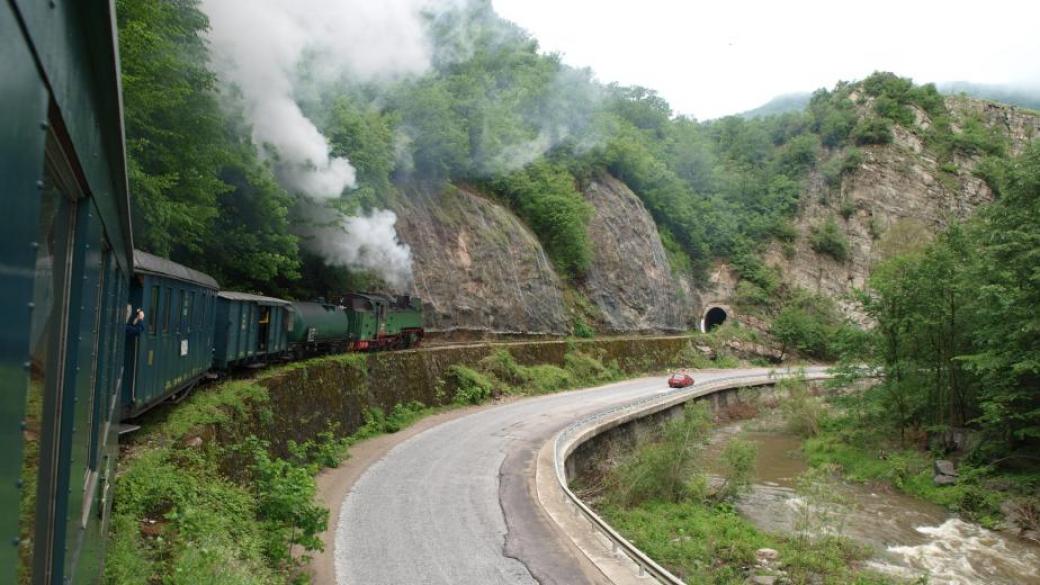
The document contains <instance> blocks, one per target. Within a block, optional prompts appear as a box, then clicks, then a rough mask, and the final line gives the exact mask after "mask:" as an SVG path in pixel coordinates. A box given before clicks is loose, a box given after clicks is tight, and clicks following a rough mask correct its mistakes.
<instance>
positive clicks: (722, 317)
mask: <svg viewBox="0 0 1040 585" xmlns="http://www.w3.org/2000/svg"><path fill="white" fill-rule="evenodd" d="M727 317H729V315H727V314H726V310H725V309H723V308H722V307H712V308H710V309H708V312H707V313H705V314H704V331H705V332H708V331H711V330H712V329H715V328H716V327H718V326H720V325H722V324H723V323H725V322H726V318H727Z"/></svg>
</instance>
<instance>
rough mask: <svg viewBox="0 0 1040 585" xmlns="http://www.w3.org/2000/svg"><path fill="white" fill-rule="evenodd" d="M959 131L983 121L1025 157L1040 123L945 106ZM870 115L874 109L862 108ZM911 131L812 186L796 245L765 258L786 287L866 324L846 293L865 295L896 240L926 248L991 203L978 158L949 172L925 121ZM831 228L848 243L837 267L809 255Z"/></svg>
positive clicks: (987, 107)
mask: <svg viewBox="0 0 1040 585" xmlns="http://www.w3.org/2000/svg"><path fill="white" fill-rule="evenodd" d="M947 106H948V107H949V109H950V111H951V117H952V119H953V124H954V126H955V127H957V126H958V124H960V123H962V122H963V120H965V119H966V118H967V117H968V116H974V117H978V118H980V119H981V120H983V121H984V123H986V124H987V125H989V126H990V127H991V128H993V129H995V130H997V131H998V132H1000V133H1001V134H1003V135H1005V136H1007V137H1008V139H1009V140H1010V148H1009V150H1010V152H1011V153H1017V152H1021V150H1022V148H1023V147H1024V145H1025V144H1027V143H1028V141H1029V140H1031V139H1032V138H1035V137H1037V136H1040V116H1036V115H1035V114H1033V113H1030V112H1028V111H1025V110H1022V109H1020V108H1015V107H1012V106H1006V105H1000V104H993V103H989V102H983V101H980V100H973V99H966V98H948V99H947ZM863 107H864V108H865V109H866V108H869V102H866V103H865V104H863ZM915 114H916V116H917V123H916V124H915V127H914V128H913V129H910V130H907V129H905V128H903V127H901V126H895V127H894V128H893V135H894V141H893V143H892V144H887V145H883V146H865V147H860V148H859V150H860V152H861V153H862V162H861V164H860V165H859V168H857V169H856V170H855V171H854V172H852V173H851V174H849V175H847V176H845V177H844V179H843V180H842V181H841V184H840V185H839V186H836V187H834V186H830V185H828V184H827V183H826V181H825V180H824V178H823V177H822V176H820V175H819V174H815V175H813V176H812V177H810V179H809V183H808V187H807V190H806V191H805V192H804V193H803V194H802V197H801V209H800V210H799V214H798V217H797V219H796V221H795V227H796V228H797V230H798V232H799V237H798V238H797V240H796V241H795V242H794V243H793V245H789V246H783V245H781V244H778V243H774V244H773V245H772V246H771V247H770V249H769V251H768V253H767V256H766V261H767V263H769V264H770V265H773V266H776V267H778V268H780V270H781V272H782V273H783V275H784V279H785V281H787V282H788V283H791V284H795V285H797V286H801V287H803V288H806V289H808V290H810V291H813V292H816V293H820V294H823V295H826V296H829V297H832V298H834V299H835V300H836V301H837V302H838V305H839V306H840V307H841V308H842V309H843V311H844V312H845V313H846V314H847V315H849V316H851V317H853V318H854V319H856V320H858V321H860V322H866V317H865V315H863V314H862V313H861V312H860V310H859V308H858V306H857V305H856V304H855V303H854V302H852V301H851V300H850V299H849V293H851V292H852V291H853V289H855V288H862V287H863V286H864V285H865V284H866V282H867V279H868V278H869V277H870V273H871V270H872V268H873V267H874V266H875V265H876V264H877V262H879V261H880V260H881V259H882V258H883V257H884V256H885V253H886V244H887V245H888V247H889V248H891V247H892V246H898V245H899V243H898V242H893V241H892V239H893V238H902V239H907V238H910V239H914V238H918V239H923V240H927V239H928V238H930V237H931V236H932V235H933V234H935V233H937V232H939V231H941V230H942V229H943V228H945V227H946V226H947V225H949V224H950V223H951V222H952V221H955V220H962V219H964V218H966V217H968V216H969V215H971V213H972V212H974V211H975V209H976V208H978V206H980V205H982V204H985V203H987V202H989V201H992V199H993V193H992V191H991V190H990V188H989V187H988V186H987V185H986V183H985V182H984V181H983V180H982V179H981V178H979V177H977V176H975V175H974V174H973V170H974V169H975V166H976V165H977V164H978V163H979V161H980V160H981V157H972V156H964V155H958V156H955V157H954V159H953V161H952V162H950V161H947V162H946V164H941V163H940V162H939V157H938V156H937V155H936V154H935V153H934V152H932V151H930V149H929V148H928V146H927V143H926V140H925V131H926V129H927V128H928V126H929V125H930V120H929V119H928V116H927V115H926V114H925V113H924V112H923V111H920V110H915ZM829 220H833V221H836V222H837V223H838V225H839V226H841V228H842V232H843V234H844V236H845V237H846V238H847V240H848V244H849V253H848V258H847V259H846V260H845V261H838V260H835V259H834V258H831V257H829V256H827V255H825V254H820V253H818V252H816V251H814V250H813V249H812V246H811V243H810V237H811V233H812V231H813V229H814V228H816V227H818V226H821V225H822V224H824V223H825V222H827V221H829Z"/></svg>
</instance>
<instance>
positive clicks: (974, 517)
mask: <svg viewBox="0 0 1040 585" xmlns="http://www.w3.org/2000/svg"><path fill="white" fill-rule="evenodd" d="M861 400H862V399H861ZM828 412H829V414H828V415H827V416H825V417H822V418H821V420H820V424H819V430H818V433H815V434H813V436H809V437H807V438H806V441H805V444H804V447H803V450H804V453H805V457H806V460H807V461H808V463H809V464H810V465H812V466H814V467H822V466H831V467H833V468H834V469H836V470H837V471H838V472H839V473H840V474H841V475H842V477H844V478H845V479H847V480H849V481H853V482H859V483H867V484H874V485H877V486H878V489H882V490H885V489H894V490H898V491H899V492H901V493H905V494H908V495H910V496H913V497H916V498H920V499H922V500H925V501H928V502H931V503H934V504H936V505H939V506H942V507H943V508H945V509H946V510H949V511H950V512H953V513H956V514H958V515H959V516H960V517H961V518H963V519H964V520H967V521H969V522H975V523H978V524H980V525H982V526H984V527H986V528H990V529H996V530H1003V531H1006V532H1008V533H1011V534H1015V535H1017V536H1021V537H1024V538H1027V539H1031V540H1034V541H1036V542H1038V543H1040V459H1034V460H1030V459H1028V458H1022V459H1020V460H1019V461H1004V462H1002V463H1003V465H996V464H995V462H994V461H987V458H986V457H985V456H984V455H980V454H979V453H977V452H976V453H972V452H971V451H970V450H962V451H953V452H949V453H935V452H931V451H928V450H926V447H927V446H928V445H927V443H928V441H927V437H926V435H925V433H923V432H922V431H915V432H911V433H904V434H903V436H902V437H901V436H900V433H899V432H898V430H896V429H894V428H892V427H889V426H886V425H884V424H879V423H878V421H876V420H874V417H868V416H865V415H864V414H862V409H861V408H859V405H858V404H856V403H850V402H849V401H848V400H847V399H846V400H839V401H837V402H836V403H835V404H832V405H831V408H830V409H829V411H828ZM936 461H948V462H949V464H950V465H951V466H952V467H953V469H954V473H955V475H950V476H946V477H944V478H939V479H937V478H936V475H937V470H936ZM1011 463H1016V464H1017V465H1015V466H1012V465H1010V464H1011Z"/></svg>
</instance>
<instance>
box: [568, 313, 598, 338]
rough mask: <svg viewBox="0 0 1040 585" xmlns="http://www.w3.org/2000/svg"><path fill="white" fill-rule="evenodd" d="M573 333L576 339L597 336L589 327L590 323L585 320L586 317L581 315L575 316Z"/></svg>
mask: <svg viewBox="0 0 1040 585" xmlns="http://www.w3.org/2000/svg"><path fill="white" fill-rule="evenodd" d="M573 332H574V336H575V337H582V338H585V339H588V338H590V337H594V336H595V335H596V331H595V330H594V329H593V328H592V327H591V326H590V325H589V322H588V321H586V320H585V317H583V316H581V315H575V316H574V326H573Z"/></svg>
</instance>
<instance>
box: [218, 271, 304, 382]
mask: <svg viewBox="0 0 1040 585" xmlns="http://www.w3.org/2000/svg"><path fill="white" fill-rule="evenodd" d="M217 302H218V305H217V319H216V333H217V338H216V342H215V343H214V347H213V366H214V367H215V368H217V369H220V370H226V369H228V368H231V367H233V366H235V365H241V364H246V363H250V362H261V361H264V360H266V359H269V358H270V357H272V356H274V355H277V354H280V353H282V352H284V351H286V350H287V349H288V340H287V338H286V334H287V332H286V331H285V315H286V313H287V312H288V309H289V301H284V300H282V299H276V298H272V297H265V296H260V295H253V294H248V293H240V292H234V291H221V292H220V293H219V295H218V299H217Z"/></svg>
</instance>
